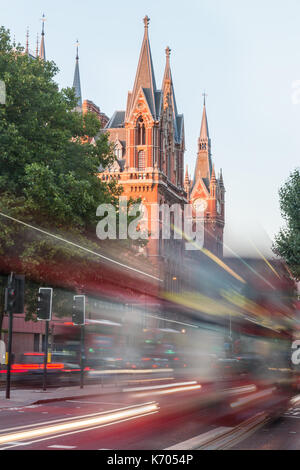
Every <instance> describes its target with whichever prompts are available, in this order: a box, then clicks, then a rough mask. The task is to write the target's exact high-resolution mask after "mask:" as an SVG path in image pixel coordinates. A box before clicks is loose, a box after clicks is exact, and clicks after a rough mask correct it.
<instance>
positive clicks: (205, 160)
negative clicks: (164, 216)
mask: <svg viewBox="0 0 300 470" xmlns="http://www.w3.org/2000/svg"><path fill="white" fill-rule="evenodd" d="M203 96H204V101H203V112H202V121H201V128H200V136H199V139H198V155H197V161H196V167H195V174H194V184H195V183H196V181H197V179H198V177H200V176H201V177H202V178H208V179H210V175H211V174H212V161H211V143H210V138H209V132H208V123H207V114H206V96H207V94H206V93H203Z"/></svg>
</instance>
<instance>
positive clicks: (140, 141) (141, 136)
mask: <svg viewBox="0 0 300 470" xmlns="http://www.w3.org/2000/svg"><path fill="white" fill-rule="evenodd" d="M145 143H146V129H145V124H144V121H143V118H142V116H140V117H139V118H138V120H137V145H145Z"/></svg>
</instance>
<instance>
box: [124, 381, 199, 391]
mask: <svg viewBox="0 0 300 470" xmlns="http://www.w3.org/2000/svg"><path fill="white" fill-rule="evenodd" d="M185 385H198V384H197V382H196V381H193V382H181V383H172V384H170V383H169V384H166V385H154V386H152V387H134V388H124V391H125V392H139V391H145V390H155V389H158V388H159V389H161V388H168V387H183V386H185Z"/></svg>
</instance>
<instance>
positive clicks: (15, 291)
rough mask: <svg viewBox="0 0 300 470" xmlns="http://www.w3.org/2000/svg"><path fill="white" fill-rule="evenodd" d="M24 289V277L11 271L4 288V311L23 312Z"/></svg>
mask: <svg viewBox="0 0 300 470" xmlns="http://www.w3.org/2000/svg"><path fill="white" fill-rule="evenodd" d="M24 289H25V277H24V276H20V275H17V276H15V275H14V274H13V273H12V274H11V275H10V277H9V279H8V286H7V288H6V289H5V307H4V309H5V311H6V312H7V313H23V312H24Z"/></svg>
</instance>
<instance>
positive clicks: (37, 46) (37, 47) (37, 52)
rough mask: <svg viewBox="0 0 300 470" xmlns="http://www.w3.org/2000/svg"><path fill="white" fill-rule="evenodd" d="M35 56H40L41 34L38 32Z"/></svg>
mask: <svg viewBox="0 0 300 470" xmlns="http://www.w3.org/2000/svg"><path fill="white" fill-rule="evenodd" d="M35 56H36V57H38V56H39V35H38V34H37V36H36V51H35Z"/></svg>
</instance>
